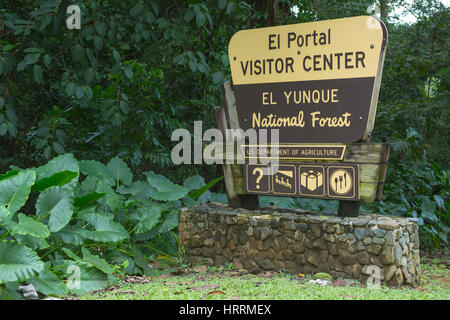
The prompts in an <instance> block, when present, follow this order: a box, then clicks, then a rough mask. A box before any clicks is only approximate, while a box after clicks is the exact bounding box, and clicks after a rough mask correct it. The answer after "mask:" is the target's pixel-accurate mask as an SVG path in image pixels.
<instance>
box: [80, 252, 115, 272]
mask: <svg viewBox="0 0 450 320" xmlns="http://www.w3.org/2000/svg"><path fill="white" fill-rule="evenodd" d="M81 252H82V253H83V261H85V262H87V263H90V264H92V265H93V266H94V267H96V268H97V269H99V270H100V271H103V272H104V273H108V274H112V273H113V272H114V269H113V268H112V267H111V266H110V265H109V264H108V262H106V260H105V259H102V258H100V257H99V256H96V255H93V254H92V253H91V252H90V251H89V250H88V249H86V248H85V247H82V248H81Z"/></svg>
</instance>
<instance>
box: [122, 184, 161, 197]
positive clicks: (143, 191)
mask: <svg viewBox="0 0 450 320" xmlns="http://www.w3.org/2000/svg"><path fill="white" fill-rule="evenodd" d="M117 192H119V193H120V194H129V195H131V197H129V199H130V200H138V201H146V200H149V199H150V198H151V197H152V196H153V195H154V194H155V192H156V190H155V189H154V188H153V187H151V186H150V185H149V184H148V183H147V182H145V181H135V182H133V183H132V184H131V185H130V186H120V187H119V188H118V189H117Z"/></svg>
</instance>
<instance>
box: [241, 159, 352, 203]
mask: <svg viewBox="0 0 450 320" xmlns="http://www.w3.org/2000/svg"><path fill="white" fill-rule="evenodd" d="M244 171H245V173H244V186H245V192H247V193H250V194H252V193H253V194H261V195H273V196H287V197H306V198H316V199H336V200H351V201H356V200H359V183H360V181H359V165H357V164H349V163H347V164H344V163H339V164H324V163H301V164H299V163H286V164H279V165H278V166H277V167H273V166H272V167H270V166H268V165H263V164H245V166H244Z"/></svg>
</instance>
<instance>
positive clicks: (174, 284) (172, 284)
mask: <svg viewBox="0 0 450 320" xmlns="http://www.w3.org/2000/svg"><path fill="white" fill-rule="evenodd" d="M165 284H166V286H176V285H177V284H178V282H176V281H169V282H166V283H165Z"/></svg>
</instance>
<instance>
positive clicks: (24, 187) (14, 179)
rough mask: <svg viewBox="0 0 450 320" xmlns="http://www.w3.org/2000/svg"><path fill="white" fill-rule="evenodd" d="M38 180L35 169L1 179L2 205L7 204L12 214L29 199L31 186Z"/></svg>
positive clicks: (0, 201)
mask: <svg viewBox="0 0 450 320" xmlns="http://www.w3.org/2000/svg"><path fill="white" fill-rule="evenodd" d="M35 180H36V173H35V172H34V170H26V171H21V172H19V173H18V174H17V175H13V176H9V177H8V178H6V179H3V180H1V181H0V206H6V207H7V208H8V210H9V212H11V213H12V214H14V213H15V212H16V211H17V210H19V209H20V208H21V207H22V206H23V205H24V204H25V202H26V201H27V199H28V195H29V194H30V190H31V186H32V185H33V184H34V182H35Z"/></svg>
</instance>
